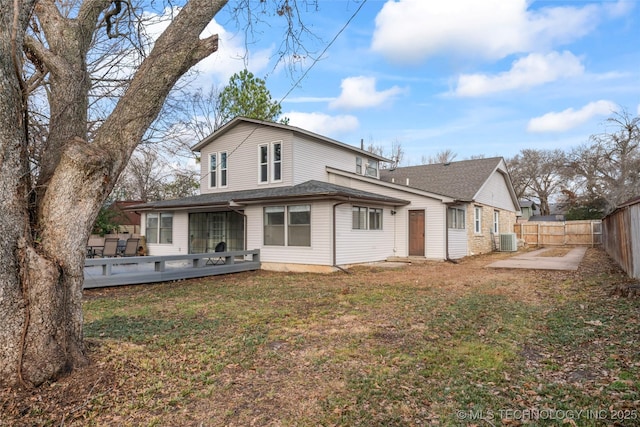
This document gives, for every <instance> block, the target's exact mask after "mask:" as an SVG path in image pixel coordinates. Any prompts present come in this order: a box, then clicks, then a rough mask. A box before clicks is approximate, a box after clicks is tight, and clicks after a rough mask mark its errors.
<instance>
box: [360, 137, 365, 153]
mask: <svg viewBox="0 0 640 427" xmlns="http://www.w3.org/2000/svg"><path fill="white" fill-rule="evenodd" d="M360 149H361V150H364V138H360Z"/></svg>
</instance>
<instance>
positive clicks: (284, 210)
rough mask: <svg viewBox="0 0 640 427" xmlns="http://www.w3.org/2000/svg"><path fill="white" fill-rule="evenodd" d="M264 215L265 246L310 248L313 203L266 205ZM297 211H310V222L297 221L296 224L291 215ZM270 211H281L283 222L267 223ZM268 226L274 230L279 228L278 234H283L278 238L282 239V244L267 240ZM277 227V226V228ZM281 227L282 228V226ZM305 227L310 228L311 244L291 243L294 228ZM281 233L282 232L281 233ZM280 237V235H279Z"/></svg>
mask: <svg viewBox="0 0 640 427" xmlns="http://www.w3.org/2000/svg"><path fill="white" fill-rule="evenodd" d="M262 212H263V213H262V215H263V236H262V242H263V244H264V246H271V247H294V248H309V247H311V205H288V206H282V205H279V206H265V207H264V208H263V209H262ZM297 212H308V213H309V223H308V224H304V223H297V224H294V223H293V221H292V220H291V216H292V214H295V213H297ZM268 213H281V214H282V215H283V216H284V219H283V223H282V224H267V214H268ZM267 227H271V228H273V230H274V231H275V230H277V231H278V234H279V235H281V236H282V239H278V241H281V242H282V244H279V243H278V244H275V243H270V242H269V243H268V242H267V233H266V230H267ZM276 227H277V228H276ZM280 227H281V228H280ZM303 227H304V228H305V229H307V230H308V233H309V238H308V241H309V244H308V245H306V244H305V245H296V244H292V243H291V239H292V237H291V236H292V234H293V233H292V232H293V231H294V230H301V229H302V228H303ZM280 233H281V234H280ZM278 237H280V236H278Z"/></svg>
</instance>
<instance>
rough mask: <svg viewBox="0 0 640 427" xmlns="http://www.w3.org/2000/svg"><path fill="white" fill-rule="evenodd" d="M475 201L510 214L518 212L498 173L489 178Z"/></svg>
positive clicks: (503, 177)
mask: <svg viewBox="0 0 640 427" xmlns="http://www.w3.org/2000/svg"><path fill="white" fill-rule="evenodd" d="M475 200H476V201H477V202H478V203H482V204H483V205H488V206H493V207H496V208H500V209H505V210H508V211H511V212H515V211H517V210H518V209H517V208H516V206H515V205H514V204H513V199H512V198H511V194H510V193H509V188H508V186H507V181H506V178H505V176H504V175H503V174H502V173H500V172H498V171H496V172H494V173H493V175H491V176H490V177H489V179H488V180H487V182H486V183H485V185H484V186H483V187H482V188H481V189H480V192H479V193H478V194H477V196H476V198H475Z"/></svg>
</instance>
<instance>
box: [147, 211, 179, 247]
mask: <svg viewBox="0 0 640 427" xmlns="http://www.w3.org/2000/svg"><path fill="white" fill-rule="evenodd" d="M151 218H155V219H156V226H155V227H149V219H151ZM166 218H171V225H170V226H169V227H163V226H162V224H163V221H162V220H163V219H166ZM163 230H169V233H168V238H166V237H165V238H164V239H163V234H165V233H163ZM150 231H153V232H152V233H151V232H150ZM145 237H146V239H147V243H151V244H154V245H155V244H158V245H171V244H173V212H149V213H147V214H146V216H145ZM163 240H164V241H163Z"/></svg>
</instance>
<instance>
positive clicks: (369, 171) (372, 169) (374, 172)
mask: <svg viewBox="0 0 640 427" xmlns="http://www.w3.org/2000/svg"><path fill="white" fill-rule="evenodd" d="M378 169H379V162H378V161H377V160H374V159H367V164H366V166H365V169H364V174H365V176H370V177H373V178H377V177H378Z"/></svg>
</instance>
